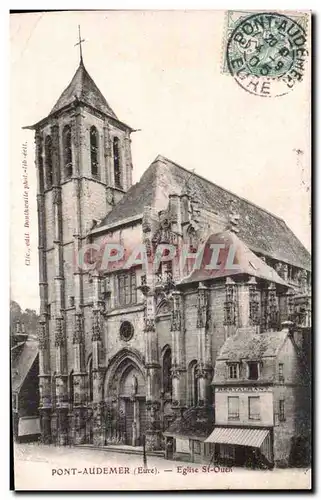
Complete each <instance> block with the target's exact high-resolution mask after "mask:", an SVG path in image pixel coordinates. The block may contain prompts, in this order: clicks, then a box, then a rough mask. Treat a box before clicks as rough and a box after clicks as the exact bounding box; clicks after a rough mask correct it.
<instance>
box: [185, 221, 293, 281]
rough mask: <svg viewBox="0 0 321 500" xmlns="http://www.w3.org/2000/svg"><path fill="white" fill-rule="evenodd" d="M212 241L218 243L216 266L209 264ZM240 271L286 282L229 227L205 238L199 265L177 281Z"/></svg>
mask: <svg viewBox="0 0 321 500" xmlns="http://www.w3.org/2000/svg"><path fill="white" fill-rule="evenodd" d="M212 245H221V247H220V248H221V250H220V252H219V255H218V259H217V260H218V263H217V265H216V266H215V267H218V269H215V268H214V269H213V268H212V269H210V268H208V267H209V264H210V262H211V258H212V252H213V246H212ZM229 261H231V262H229ZM213 267H214V266H213ZM241 274H247V275H249V276H253V277H255V278H260V279H264V280H267V281H272V282H273V283H277V284H279V285H283V286H287V283H286V282H285V281H284V280H283V279H282V278H281V277H280V276H279V275H278V273H277V272H276V271H275V270H274V269H273V268H272V267H270V266H268V265H267V264H266V263H265V262H264V261H263V260H262V259H260V258H259V257H258V256H257V255H255V253H253V252H252V251H251V250H250V249H249V248H248V247H247V246H246V245H245V243H244V242H243V241H241V240H240V238H238V237H237V236H236V234H234V233H232V232H230V231H223V232H222V233H217V234H212V235H211V236H210V237H209V238H208V239H207V241H206V243H205V245H204V253H203V258H202V263H201V265H200V266H199V269H195V271H192V272H191V274H190V275H189V276H187V277H186V278H184V279H183V280H182V281H181V282H180V284H185V283H193V282H198V281H205V280H210V279H219V278H226V277H228V276H237V275H241Z"/></svg>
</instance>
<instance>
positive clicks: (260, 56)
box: [226, 12, 308, 97]
mask: <svg viewBox="0 0 321 500" xmlns="http://www.w3.org/2000/svg"><path fill="white" fill-rule="evenodd" d="M302 16H303V15H302ZM303 20H304V17H303ZM304 25H305V22H302V18H301V19H293V18H291V17H289V16H286V15H284V14H279V13H277V12H263V13H262V12H260V13H255V14H252V15H245V16H244V15H243V16H241V17H240V18H239V19H238V20H237V22H235V25H234V27H233V29H232V30H230V32H229V34H228V40H227V45H226V65H227V68H228V71H229V74H231V75H232V76H233V77H234V79H235V81H236V82H237V83H238V84H239V85H240V86H241V87H242V88H243V89H244V90H246V91H247V92H250V93H251V94H254V95H259V96H262V97H279V96H282V95H285V94H287V93H289V92H290V91H291V90H293V89H294V88H295V87H296V85H297V84H298V83H300V82H301V81H302V80H303V78H304V70H305V64H306V58H307V56H308V50H307V47H306V40H307V38H306V30H305V27H304Z"/></svg>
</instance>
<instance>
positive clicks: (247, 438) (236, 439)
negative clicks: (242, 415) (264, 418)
mask: <svg viewBox="0 0 321 500" xmlns="http://www.w3.org/2000/svg"><path fill="white" fill-rule="evenodd" d="M269 432H270V431H269V430H267V429H240V428H239V427H235V428H231V427H215V429H214V430H213V432H212V434H211V435H210V436H209V437H208V438H206V439H205V443H220V444H234V445H239V446H251V447H253V448H260V447H261V445H262V444H263V441H264V440H265V438H266V437H267V436H268V435H269Z"/></svg>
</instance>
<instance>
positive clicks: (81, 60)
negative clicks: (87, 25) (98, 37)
mask: <svg viewBox="0 0 321 500" xmlns="http://www.w3.org/2000/svg"><path fill="white" fill-rule="evenodd" d="M78 38H79V41H78V42H77V43H75V47H76V46H77V45H79V55H80V63H83V59H82V47H81V44H82V43H84V42H85V41H86V40H85V39H84V38H83V39H82V38H81V34H80V25H79V24H78Z"/></svg>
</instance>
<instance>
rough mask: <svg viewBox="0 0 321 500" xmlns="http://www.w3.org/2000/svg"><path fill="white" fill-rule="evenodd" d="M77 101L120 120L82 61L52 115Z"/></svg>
mask: <svg viewBox="0 0 321 500" xmlns="http://www.w3.org/2000/svg"><path fill="white" fill-rule="evenodd" d="M75 99H78V100H79V101H82V102H84V103H85V104H88V105H89V106H91V107H93V108H95V109H97V110H99V111H101V112H102V113H104V114H106V115H108V116H111V117H112V118H115V119H116V120H118V118H117V116H116V115H115V113H114V111H113V110H112V109H111V107H110V106H109V104H108V102H107V101H106V99H105V98H104V96H103V94H102V93H101V92H100V90H99V88H98V87H97V85H96V84H95V82H94V80H93V79H92V78H91V76H90V75H89V73H88V71H87V70H86V68H85V66H84V63H83V61H82V60H81V61H80V64H79V66H78V69H77V71H76V73H75V74H74V76H73V79H72V80H71V82H70V83H69V85H68V87H66V88H65V90H64V91H63V93H62V94H61V96H60V97H59V99H58V101H57V102H56V104H55V105H54V107H53V108H52V110H51V112H50V115H52V114H53V113H56V112H57V111H59V110H60V109H62V108H64V107H65V106H67V105H69V104H71V103H72V102H74V101H75Z"/></svg>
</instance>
